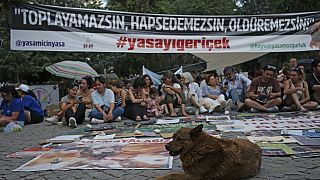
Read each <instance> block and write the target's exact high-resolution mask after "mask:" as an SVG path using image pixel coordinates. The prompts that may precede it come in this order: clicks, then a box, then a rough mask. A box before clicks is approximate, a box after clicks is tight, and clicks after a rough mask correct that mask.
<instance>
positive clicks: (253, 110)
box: [250, 108, 259, 113]
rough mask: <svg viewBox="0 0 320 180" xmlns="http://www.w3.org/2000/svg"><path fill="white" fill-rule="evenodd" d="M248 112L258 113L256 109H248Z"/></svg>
mask: <svg viewBox="0 0 320 180" xmlns="http://www.w3.org/2000/svg"><path fill="white" fill-rule="evenodd" d="M250 112H252V113H257V112H259V111H258V110H257V109H255V108H251V109H250Z"/></svg>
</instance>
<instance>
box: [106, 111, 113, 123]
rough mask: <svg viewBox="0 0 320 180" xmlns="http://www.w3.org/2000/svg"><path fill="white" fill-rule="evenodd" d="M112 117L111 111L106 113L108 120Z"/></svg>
mask: <svg viewBox="0 0 320 180" xmlns="http://www.w3.org/2000/svg"><path fill="white" fill-rule="evenodd" d="M112 119H113V115H112V113H108V114H107V120H108V121H111V120H112Z"/></svg>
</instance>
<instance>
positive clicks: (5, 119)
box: [0, 112, 20, 125]
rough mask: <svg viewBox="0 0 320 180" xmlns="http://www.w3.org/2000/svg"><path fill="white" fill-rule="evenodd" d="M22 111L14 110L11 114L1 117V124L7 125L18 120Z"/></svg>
mask: <svg viewBox="0 0 320 180" xmlns="http://www.w3.org/2000/svg"><path fill="white" fill-rule="evenodd" d="M19 114H20V112H12V114H11V116H1V117H0V124H1V125H5V124H8V123H10V122H13V121H16V120H17V119H18V117H19Z"/></svg>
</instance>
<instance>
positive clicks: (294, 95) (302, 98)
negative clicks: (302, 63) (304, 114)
mask: <svg viewBox="0 0 320 180" xmlns="http://www.w3.org/2000/svg"><path fill="white" fill-rule="evenodd" d="M283 93H284V97H283V101H284V104H285V106H284V107H283V110H284V111H290V110H299V111H308V110H313V109H315V108H316V107H317V106H318V103H317V102H315V101H310V94H309V89H308V83H307V81H304V72H303V70H302V69H301V68H293V69H291V71H290V79H288V80H286V81H285V86H284V91H283Z"/></svg>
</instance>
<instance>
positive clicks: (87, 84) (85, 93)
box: [77, 76, 94, 110]
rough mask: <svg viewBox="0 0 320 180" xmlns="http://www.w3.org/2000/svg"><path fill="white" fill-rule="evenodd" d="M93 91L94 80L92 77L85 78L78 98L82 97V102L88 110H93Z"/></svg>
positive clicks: (81, 82)
mask: <svg viewBox="0 0 320 180" xmlns="http://www.w3.org/2000/svg"><path fill="white" fill-rule="evenodd" d="M93 91H94V89H93V80H92V78H91V77H90V76H87V77H83V78H82V79H81V81H80V88H79V90H78V92H77V96H79V97H82V102H83V103H84V104H85V105H86V109H90V110H91V109H92V101H91V93H92V92H93Z"/></svg>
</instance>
